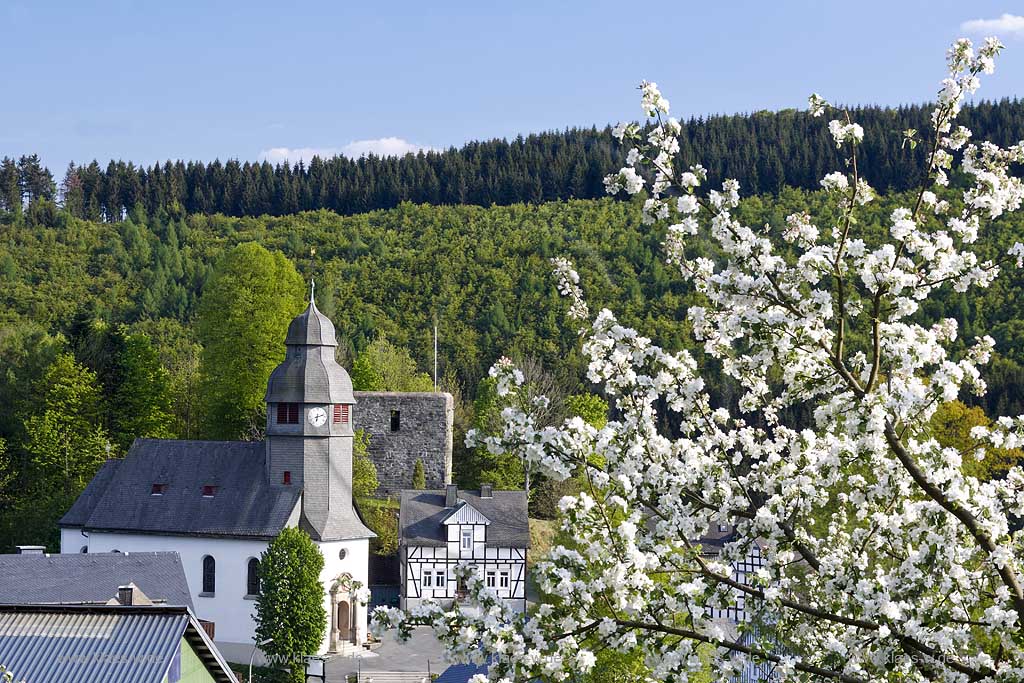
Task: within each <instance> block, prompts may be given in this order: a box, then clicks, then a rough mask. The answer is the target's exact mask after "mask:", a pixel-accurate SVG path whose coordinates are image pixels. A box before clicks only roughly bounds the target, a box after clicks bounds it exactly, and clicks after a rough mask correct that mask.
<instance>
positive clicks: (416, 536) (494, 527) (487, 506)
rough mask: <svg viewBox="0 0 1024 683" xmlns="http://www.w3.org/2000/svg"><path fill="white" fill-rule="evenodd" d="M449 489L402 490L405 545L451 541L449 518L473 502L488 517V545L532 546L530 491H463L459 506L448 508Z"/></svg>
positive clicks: (400, 515) (401, 520)
mask: <svg viewBox="0 0 1024 683" xmlns="http://www.w3.org/2000/svg"><path fill="white" fill-rule="evenodd" d="M444 503H445V492H444V491H443V490H439V491H408V490H406V491H402V497H401V509H400V510H399V513H398V534H399V536H398V538H399V541H400V542H401V543H402V544H403V545H424V546H443V545H444V544H445V543H446V542H447V529H446V528H445V524H444V521H445V519H446V518H447V517H448V516H449V515H451V514H452V513H453V511H457V510H458V507H459V506H461V505H466V504H468V505H471V506H472V507H473V508H474V509H475V510H476V511H477V512H479V513H480V514H482V515H483V516H484V517H486V518H487V519H488V520H489V521H490V524H488V525H487V545H488V546H490V547H503V548H529V547H530V521H529V518H528V516H527V510H526V491H493V492H492V494H491V497H488V498H483V497H481V496H480V492H479V491H459V492H458V503H457V505H456V507H455V508H446V507H445V505H444Z"/></svg>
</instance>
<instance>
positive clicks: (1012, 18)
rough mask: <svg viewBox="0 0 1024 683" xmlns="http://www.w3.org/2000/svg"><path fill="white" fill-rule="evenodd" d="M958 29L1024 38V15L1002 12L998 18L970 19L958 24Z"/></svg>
mask: <svg viewBox="0 0 1024 683" xmlns="http://www.w3.org/2000/svg"><path fill="white" fill-rule="evenodd" d="M960 30H961V31H966V32H967V33H983V34H985V35H1000V36H1004V37H1005V36H1009V37H1013V38H1024V17H1022V16H1018V15H1016V14H1004V15H1003V16H1001V17H999V18H998V19H971V20H970V21H965V22H964V23H962V24H960Z"/></svg>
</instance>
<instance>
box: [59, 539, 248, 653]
mask: <svg viewBox="0 0 1024 683" xmlns="http://www.w3.org/2000/svg"><path fill="white" fill-rule="evenodd" d="M76 533H77V532H76ZM62 535H63V534H62ZM79 538H81V536H79ZM79 545H81V544H79ZM70 547H74V545H73V544H72V545H71V546H70ZM266 549H267V542H266V541H249V540H241V539H230V538H207V537H202V538H201V537H190V536H161V535H155V534H115V533H106V532H99V531H93V532H91V533H90V534H89V552H90V553H105V552H111V551H113V550H119V551H121V552H123V553H133V552H135V553H138V552H157V551H161V550H163V551H168V550H170V551H175V552H177V553H178V554H179V555H180V556H181V564H182V566H183V567H184V569H185V579H186V580H187V581H188V587H189V591H191V593H192V603H193V605H194V606H195V609H196V616H198V617H199V618H200V619H206V620H208V621H212V622H214V624H215V629H216V632H215V636H216V638H215V641H216V643H217V645H218V646H220V645H221V644H222V643H230V644H234V645H242V646H246V647H251V646H252V644H253V638H254V633H255V623H254V621H253V614H254V612H255V609H256V602H255V601H254V600H252V599H246V598H245V589H246V577H247V575H248V564H249V559H250V558H253V557H255V558H257V559H258V558H259V556H260V555H261V554H262V553H263V551H264V550H266ZM206 555H210V556H212V557H213V559H214V560H215V561H216V586H215V588H216V589H217V590H216V591H215V592H214V594H213V596H210V597H200V593H201V591H202V587H203V557H205V556H206ZM229 649H231V648H229ZM246 657H248V652H247V653H246Z"/></svg>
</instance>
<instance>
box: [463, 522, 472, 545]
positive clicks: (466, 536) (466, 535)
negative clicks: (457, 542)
mask: <svg viewBox="0 0 1024 683" xmlns="http://www.w3.org/2000/svg"><path fill="white" fill-rule="evenodd" d="M462 549H463V550H472V549H473V529H472V527H470V528H469V529H463V530H462Z"/></svg>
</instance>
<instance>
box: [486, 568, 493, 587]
mask: <svg viewBox="0 0 1024 683" xmlns="http://www.w3.org/2000/svg"><path fill="white" fill-rule="evenodd" d="M487 587H488V588H494V571H489V572H487Z"/></svg>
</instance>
